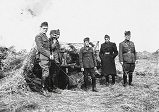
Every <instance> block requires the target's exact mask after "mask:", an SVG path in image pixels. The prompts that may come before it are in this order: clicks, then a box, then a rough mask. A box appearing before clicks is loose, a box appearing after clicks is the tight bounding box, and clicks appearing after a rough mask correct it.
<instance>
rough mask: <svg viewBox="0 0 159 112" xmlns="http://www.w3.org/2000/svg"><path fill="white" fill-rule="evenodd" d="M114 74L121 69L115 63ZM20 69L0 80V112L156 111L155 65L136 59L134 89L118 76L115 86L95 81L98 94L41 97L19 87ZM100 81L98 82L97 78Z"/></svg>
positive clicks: (71, 92)
mask: <svg viewBox="0 0 159 112" xmlns="http://www.w3.org/2000/svg"><path fill="white" fill-rule="evenodd" d="M116 66H117V69H118V71H122V68H121V66H120V64H119V63H118V62H116ZM22 72H23V71H22V69H21V70H20V69H19V70H17V71H13V72H11V73H10V74H12V75H9V76H8V77H6V78H3V79H1V81H0V112H159V74H158V70H157V62H155V61H151V60H139V62H138V64H137V65H136V69H135V72H134V74H133V84H134V86H127V87H123V86H122V74H118V75H117V77H116V82H117V83H116V84H115V85H113V86H109V87H106V86H105V85H102V84H100V83H99V82H101V81H98V83H97V88H98V89H99V92H92V91H91V89H90V90H89V91H88V92H85V91H83V90H79V89H78V90H62V94H54V93H50V94H51V97H45V96H42V95H40V94H39V93H36V92H29V91H27V90H28V89H27V88H26V87H22V86H21V85H23V83H24V78H23V76H21V75H20V74H21V73H22ZM100 80H102V79H100Z"/></svg>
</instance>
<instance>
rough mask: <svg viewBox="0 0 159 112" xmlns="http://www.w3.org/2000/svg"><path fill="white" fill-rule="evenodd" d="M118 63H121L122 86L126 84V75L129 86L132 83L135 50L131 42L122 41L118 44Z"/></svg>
mask: <svg viewBox="0 0 159 112" xmlns="http://www.w3.org/2000/svg"><path fill="white" fill-rule="evenodd" d="M119 61H120V62H123V72H124V73H123V80H124V84H126V82H127V75H128V76H129V85H131V82H132V74H133V72H134V69H135V61H136V50H135V45H134V43H133V42H132V41H128V40H124V41H123V42H121V43H120V44H119Z"/></svg>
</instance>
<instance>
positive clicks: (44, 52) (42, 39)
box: [35, 22, 53, 96]
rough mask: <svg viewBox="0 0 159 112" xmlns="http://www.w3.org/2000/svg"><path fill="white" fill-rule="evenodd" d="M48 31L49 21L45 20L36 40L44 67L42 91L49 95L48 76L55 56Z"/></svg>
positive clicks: (41, 63)
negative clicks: (51, 48) (50, 63)
mask: <svg viewBox="0 0 159 112" xmlns="http://www.w3.org/2000/svg"><path fill="white" fill-rule="evenodd" d="M47 31H48V23H47V22H43V23H41V26H40V33H39V34H38V35H37V36H36V37H35V42H36V46H37V50H38V55H39V59H40V62H39V65H40V66H41V68H42V79H41V85H42V93H43V94H44V95H46V96H48V91H47V87H48V86H47V85H48V84H47V77H48V76H49V60H50V59H52V58H53V56H52V55H51V54H50V48H49V45H50V43H49V38H48V37H47V36H46V32H47Z"/></svg>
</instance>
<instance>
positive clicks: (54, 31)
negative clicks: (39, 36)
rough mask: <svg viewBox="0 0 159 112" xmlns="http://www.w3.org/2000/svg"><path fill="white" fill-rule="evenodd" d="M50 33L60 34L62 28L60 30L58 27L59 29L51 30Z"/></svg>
mask: <svg viewBox="0 0 159 112" xmlns="http://www.w3.org/2000/svg"><path fill="white" fill-rule="evenodd" d="M50 34H57V35H60V30H59V29H57V30H51V31H50Z"/></svg>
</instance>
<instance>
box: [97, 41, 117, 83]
mask: <svg viewBox="0 0 159 112" xmlns="http://www.w3.org/2000/svg"><path fill="white" fill-rule="evenodd" d="M117 55H118V50H117V47H116V44H115V43H113V42H105V43H103V44H101V48H100V53H99V56H100V58H101V64H102V74H103V75H104V76H105V77H106V83H109V75H111V76H112V83H115V75H116V67H115V61H114V59H115V57H116V56H117Z"/></svg>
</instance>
